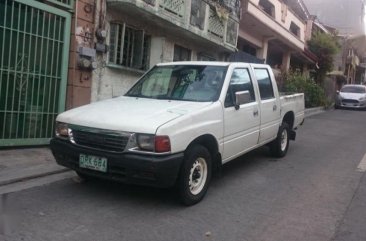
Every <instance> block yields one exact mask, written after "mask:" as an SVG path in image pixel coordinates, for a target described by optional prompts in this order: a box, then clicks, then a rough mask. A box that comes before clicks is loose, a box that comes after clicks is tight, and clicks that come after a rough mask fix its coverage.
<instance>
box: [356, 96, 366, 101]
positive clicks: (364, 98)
mask: <svg viewBox="0 0 366 241" xmlns="http://www.w3.org/2000/svg"><path fill="white" fill-rule="evenodd" d="M358 100H359V101H364V100H366V97H361V98H359V99H358Z"/></svg>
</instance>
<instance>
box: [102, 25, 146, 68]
mask: <svg viewBox="0 0 366 241" xmlns="http://www.w3.org/2000/svg"><path fill="white" fill-rule="evenodd" d="M109 46H110V51H109V63H113V64H116V65H121V66H123V67H127V68H133V69H140V70H146V69H148V68H149V63H148V61H149V50H150V36H149V35H147V34H146V33H145V31H144V30H141V29H135V28H133V27H130V26H127V25H126V24H119V23H111V28H110V41H109Z"/></svg>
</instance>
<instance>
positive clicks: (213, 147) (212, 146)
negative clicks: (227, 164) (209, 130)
mask: <svg viewBox="0 0 366 241" xmlns="http://www.w3.org/2000/svg"><path fill="white" fill-rule="evenodd" d="M194 145H202V146H204V147H205V148H207V150H208V152H209V153H210V154H211V159H212V167H213V171H214V172H216V171H217V170H220V167H221V153H220V151H219V144H218V142H217V139H216V138H215V137H214V136H213V135H211V134H204V135H201V136H198V137H196V138H195V139H194V140H193V141H191V143H190V144H189V145H188V147H187V149H186V151H187V150H189V149H190V148H191V147H192V146H194Z"/></svg>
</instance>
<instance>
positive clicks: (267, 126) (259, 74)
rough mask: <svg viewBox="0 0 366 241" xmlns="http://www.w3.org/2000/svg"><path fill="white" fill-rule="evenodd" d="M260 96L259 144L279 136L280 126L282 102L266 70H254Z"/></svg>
mask: <svg viewBox="0 0 366 241" xmlns="http://www.w3.org/2000/svg"><path fill="white" fill-rule="evenodd" d="M254 74H255V76H256V78H257V82H258V88H259V94H260V112H261V118H260V133H259V143H263V142H265V141H267V140H269V139H271V138H273V137H275V136H276V135H277V132H278V128H279V124H280V117H281V112H280V107H281V106H280V101H279V99H280V98H279V96H276V95H275V93H278V91H277V88H276V91H274V84H275V83H274V84H273V83H272V79H271V76H270V74H269V72H268V69H266V68H254Z"/></svg>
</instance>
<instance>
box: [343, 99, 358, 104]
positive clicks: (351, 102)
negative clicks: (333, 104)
mask: <svg viewBox="0 0 366 241" xmlns="http://www.w3.org/2000/svg"><path fill="white" fill-rule="evenodd" d="M342 102H343V103H349V104H358V100H352V99H343V100H342Z"/></svg>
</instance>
